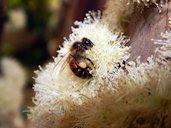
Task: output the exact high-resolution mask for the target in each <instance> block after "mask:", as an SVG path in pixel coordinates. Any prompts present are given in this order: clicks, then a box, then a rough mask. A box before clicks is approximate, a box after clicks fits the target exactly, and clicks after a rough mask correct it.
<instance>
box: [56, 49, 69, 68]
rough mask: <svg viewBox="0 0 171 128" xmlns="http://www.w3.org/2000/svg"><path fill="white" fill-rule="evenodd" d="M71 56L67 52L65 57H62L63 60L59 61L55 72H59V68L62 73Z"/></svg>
mask: <svg viewBox="0 0 171 128" xmlns="http://www.w3.org/2000/svg"><path fill="white" fill-rule="evenodd" d="M69 54H70V52H67V53H66V54H65V55H64V56H62V58H61V59H59V60H58V62H57V63H56V64H55V65H54V70H57V68H59V69H58V70H59V71H60V70H61V69H62V67H63V66H64V65H66V64H67V61H68V59H69Z"/></svg>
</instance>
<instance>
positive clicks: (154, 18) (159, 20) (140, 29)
mask: <svg viewBox="0 0 171 128" xmlns="http://www.w3.org/2000/svg"><path fill="white" fill-rule="evenodd" d="M170 9H171V3H170V2H166V3H165V4H164V6H163V8H162V12H161V13H159V10H158V8H157V7H156V6H150V8H145V9H144V11H143V12H142V11H137V10H138V9H137V8H135V11H134V13H133V14H132V17H131V21H130V24H129V26H128V35H129V36H130V43H129V45H130V46H131V47H132V48H131V58H130V60H135V59H136V58H137V57H138V56H141V61H146V59H147V58H148V57H149V56H151V55H153V54H154V50H155V48H156V46H157V45H155V44H154V42H153V41H152V40H151V39H161V36H160V33H161V32H164V31H166V30H167V29H168V18H169V16H171V11H170Z"/></svg>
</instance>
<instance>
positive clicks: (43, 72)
mask: <svg viewBox="0 0 171 128" xmlns="http://www.w3.org/2000/svg"><path fill="white" fill-rule="evenodd" d="M100 19H101V16H100V13H94V12H92V13H88V14H87V17H86V18H85V20H84V21H83V22H75V25H76V26H77V27H76V28H72V32H73V33H72V34H71V35H70V36H69V39H68V40H65V41H64V45H63V47H61V49H60V50H59V51H58V53H59V54H58V57H55V58H54V62H52V63H49V64H48V65H47V66H46V67H45V68H44V69H42V68H40V71H37V72H36V73H37V78H36V79H35V81H36V83H35V85H34V91H35V92H36V95H35V98H34V103H35V105H36V106H35V107H34V108H32V109H31V111H32V117H33V120H36V118H40V117H41V116H42V114H43V113H46V112H47V113H55V114H56V115H57V116H59V115H63V114H65V111H67V110H68V108H70V104H77V105H81V104H82V103H84V101H85V100H87V99H86V97H87V98H89V97H92V96H96V94H97V91H98V90H99V89H100V88H101V86H103V85H104V83H106V82H107V83H108V84H105V86H106V87H107V88H108V87H109V88H110V86H111V83H110V79H113V77H114V76H115V75H116V74H115V72H116V71H117V69H118V67H117V66H118V64H119V63H122V62H123V61H126V60H127V59H128V57H129V52H128V50H129V47H126V46H125V44H126V43H127V42H128V39H126V37H125V36H123V35H119V34H113V33H112V32H110V31H109V29H108V28H107V24H105V23H102V22H101V21H100ZM83 37H86V38H88V39H89V40H91V41H92V42H93V47H92V49H91V50H88V51H87V52H86V53H85V54H86V57H87V58H89V59H91V60H92V62H93V63H94V67H95V68H94V70H93V71H92V72H91V73H92V75H93V77H92V78H91V79H82V78H80V77H77V76H76V75H75V74H74V73H73V72H72V71H71V69H70V66H69V65H68V60H67V58H68V56H69V54H70V48H71V46H72V45H73V44H74V42H76V41H81V40H82V38H83ZM116 65H117V66H116ZM97 83H98V84H97ZM68 99H69V101H68ZM52 104H53V105H52Z"/></svg>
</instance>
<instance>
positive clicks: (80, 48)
mask: <svg viewBox="0 0 171 128" xmlns="http://www.w3.org/2000/svg"><path fill="white" fill-rule="evenodd" d="M93 45H94V44H93V43H92V41H91V40H89V39H87V38H85V37H84V38H83V39H82V41H81V42H75V43H74V44H73V45H72V46H71V49H70V55H69V56H70V59H69V61H68V63H69V67H70V69H71V71H72V72H73V73H74V74H75V75H76V76H77V77H79V78H82V79H89V78H91V77H92V74H91V73H90V71H91V70H93V68H94V64H93V62H92V61H91V60H90V59H89V58H86V56H85V52H86V51H87V50H90V49H91V48H92V47H93Z"/></svg>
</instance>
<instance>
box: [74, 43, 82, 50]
mask: <svg viewBox="0 0 171 128" xmlns="http://www.w3.org/2000/svg"><path fill="white" fill-rule="evenodd" d="M73 48H75V49H79V48H81V42H75V43H74V45H73Z"/></svg>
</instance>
